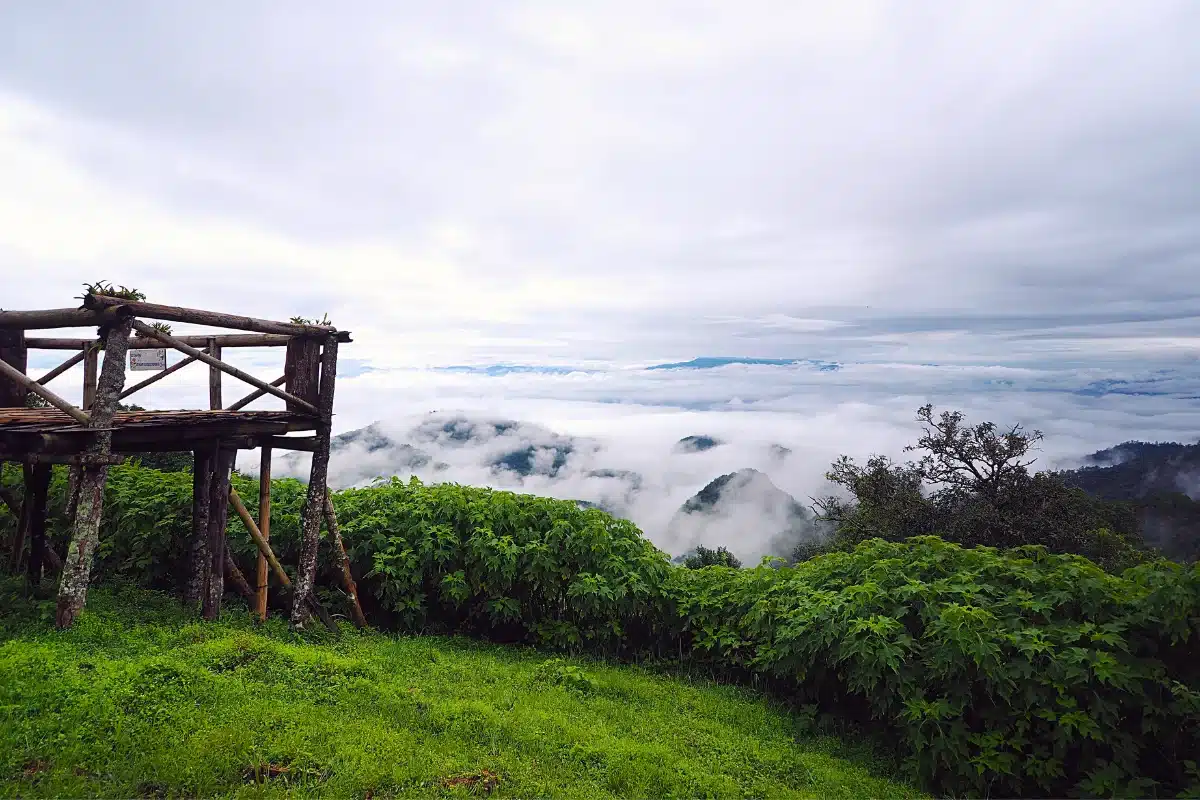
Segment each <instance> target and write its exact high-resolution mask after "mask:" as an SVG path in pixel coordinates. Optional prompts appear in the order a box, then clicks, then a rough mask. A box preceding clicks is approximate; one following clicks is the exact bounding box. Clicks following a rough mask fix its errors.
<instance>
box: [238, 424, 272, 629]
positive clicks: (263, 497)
mask: <svg viewBox="0 0 1200 800" xmlns="http://www.w3.org/2000/svg"><path fill="white" fill-rule="evenodd" d="M239 502H240V501H239ZM258 529H259V531H260V532H261V534H262V537H263V540H264V541H267V542H269V541H271V446H270V445H269V444H268V445H264V446H263V448H262V459H261V460H260V461H259V468H258ZM254 575H255V586H256V587H257V594H256V596H255V600H254V611H255V613H256V614H258V618H259V619H260V620H266V618H267V588H268V572H267V557H266V556H264V555H263V554H262V553H259V554H258V560H257V562H256V564H255V571H254Z"/></svg>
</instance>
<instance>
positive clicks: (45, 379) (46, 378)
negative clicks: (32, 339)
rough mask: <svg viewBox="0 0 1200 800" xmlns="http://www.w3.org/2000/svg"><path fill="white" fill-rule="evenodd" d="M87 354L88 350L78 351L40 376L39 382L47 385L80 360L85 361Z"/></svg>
mask: <svg viewBox="0 0 1200 800" xmlns="http://www.w3.org/2000/svg"><path fill="white" fill-rule="evenodd" d="M28 343H29V342H28V340H26V344H28ZM86 356H87V350H80V351H79V352H78V353H76V354H75V355H73V356H71V357H70V358H68V359H67V360H66V361H64V362H63V363H61V364H59V365H58V366H57V367H55V368H54V369H52V370H50V371H49V372H47V373H46V374H45V375H43V376H42V377H40V378H38V383H40V384H41V385H42V386H45V385H46V384H47V383H49V382H50V381H52V380H54V379H55V378H57V377H58V376H59V375H62V374H63V373H64V372H66V371H67V370H69V369H70V368H71V367H73V366H75V365H76V364H78V363H79V362H80V361H83V359H84V358H85V357H86Z"/></svg>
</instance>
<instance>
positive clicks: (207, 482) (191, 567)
mask: <svg viewBox="0 0 1200 800" xmlns="http://www.w3.org/2000/svg"><path fill="white" fill-rule="evenodd" d="M215 451H216V446H215V445H213V444H210V445H207V446H205V447H201V448H198V449H196V450H195V451H193V459H194V464H193V466H192V535H191V537H190V539H189V541H188V578H187V583H186V584H185V585H184V588H183V604H184V606H185V607H187V609H188V610H189V611H191V612H192V613H195V612H196V611H197V610H199V608H200V605H201V603H203V602H204V599H205V598H206V597H207V596H208V565H209V562H210V560H211V559H210V557H209V555H208V517H209V513H210V508H211V503H212V479H213V465H214V461H215V457H216V452H215Z"/></svg>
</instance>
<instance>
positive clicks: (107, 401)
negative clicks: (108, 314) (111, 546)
mask: <svg viewBox="0 0 1200 800" xmlns="http://www.w3.org/2000/svg"><path fill="white" fill-rule="evenodd" d="M132 324H133V320H132V319H128V318H126V319H120V320H118V321H116V322H114V323H113V324H112V326H111V327H109V328H108V330H107V332H106V343H105V350H104V367H103V368H102V369H101V371H100V378H99V381H98V382H97V387H96V402H95V405H94V406H93V408H92V409H91V414H90V420H89V423H88V427H90V428H93V429H94V430H95V433H94V434H93V438H92V442H91V444H90V445H88V448H87V450H86V453H87V454H88V455H96V456H108V455H111V453H112V423H113V414H114V412H115V411H116V408H117V397H118V396H119V395H120V394H121V389H123V388H124V386H125V353H126V351H127V349H128V347H129V331H130V328H131V326H132ZM107 479H108V464H104V463H92V464H85V465H83V466H81V468H80V476H79V507H78V509H77V510H76V514H75V522H74V526H73V529H72V532H71V545H70V548H69V549H68V551H67V558H66V561H65V562H64V564H63V573H62V580H61V582H60V583H59V589H58V604H57V608H56V610H55V624H56V625H57V626H58V627H59V628H69V627H71V624H72V623H74V622H75V618H76V617H78V616H79V614H80V612H82V611H83V606H84V604H85V603H86V602H87V589H88V579H89V577H90V575H91V571H92V558H93V556H94V554H95V551H96V545H97V543H98V541H99V538H100V515H101V512H102V511H103V508H104V485H105V483H106V481H107Z"/></svg>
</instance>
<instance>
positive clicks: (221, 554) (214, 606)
mask: <svg viewBox="0 0 1200 800" xmlns="http://www.w3.org/2000/svg"><path fill="white" fill-rule="evenodd" d="M236 457H237V451H236V450H233V449H232V448H229V447H224V446H221V447H219V448H218V449H217V458H216V465H215V468H214V470H213V479H212V491H211V494H212V500H211V501H210V502H209V512H208V555H209V558H211V565H210V571H209V573H208V593H207V595H206V596H205V598H204V610H203V617H204V619H206V620H209V621H212V620H215V619H216V618H217V617H219V616H220V615H221V598H222V597H224V595H225V550H226V524H227V521H228V519H229V503H227V502H225V498H226V497H228V496H229V490H230V489H231V488H232V487H231V486H230V472H231V471H232V469H233V463H234V460H235V458H236Z"/></svg>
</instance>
